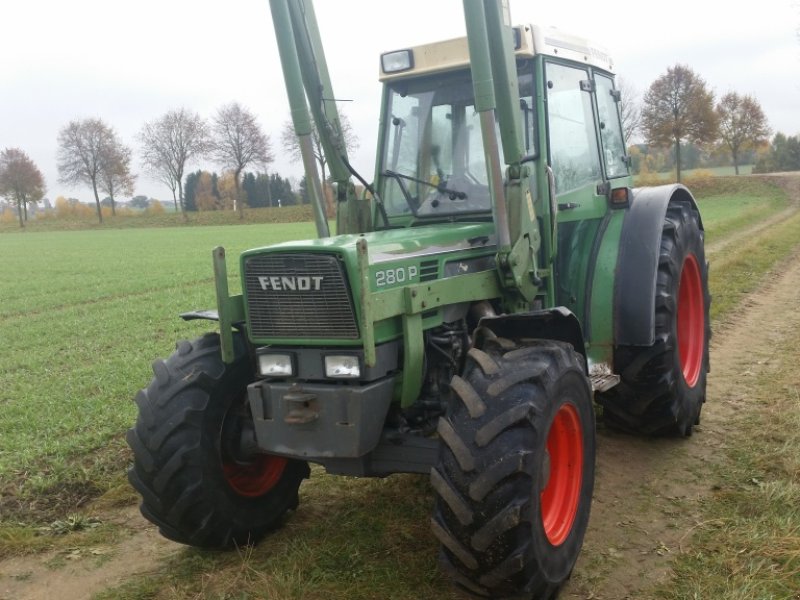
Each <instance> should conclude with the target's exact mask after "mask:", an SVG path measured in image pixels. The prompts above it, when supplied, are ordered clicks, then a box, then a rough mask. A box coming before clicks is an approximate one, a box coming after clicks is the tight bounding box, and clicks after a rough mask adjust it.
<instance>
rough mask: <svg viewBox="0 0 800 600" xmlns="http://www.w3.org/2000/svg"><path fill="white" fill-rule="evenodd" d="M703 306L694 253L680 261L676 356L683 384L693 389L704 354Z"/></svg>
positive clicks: (698, 376)
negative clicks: (679, 362)
mask: <svg viewBox="0 0 800 600" xmlns="http://www.w3.org/2000/svg"><path fill="white" fill-rule="evenodd" d="M705 336H706V324H705V306H704V298H703V284H702V280H701V279H700V265H699V264H698V263H697V258H696V257H695V256H694V254H690V255H689V256H687V257H686V260H685V261H683V269H682V271H681V281H680V284H679V287H678V356H679V357H680V361H681V371H682V372H683V378H684V379H685V380H686V384H687V385H688V386H689V387H694V386H695V384H696V383H697V380H698V379H699V378H700V370H701V369H702V366H703V352H704V351H705Z"/></svg>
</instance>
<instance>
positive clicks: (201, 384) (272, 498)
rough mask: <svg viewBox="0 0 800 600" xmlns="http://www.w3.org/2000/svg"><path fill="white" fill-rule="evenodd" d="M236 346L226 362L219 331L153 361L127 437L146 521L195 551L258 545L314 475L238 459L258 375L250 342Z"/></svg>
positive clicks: (260, 458) (275, 461)
mask: <svg viewBox="0 0 800 600" xmlns="http://www.w3.org/2000/svg"><path fill="white" fill-rule="evenodd" d="M234 340H235V347H236V359H235V361H234V362H233V363H232V364H225V363H224V362H222V358H221V353H220V342H219V336H218V335H217V334H207V335H205V336H203V337H201V338H199V339H197V340H195V341H194V342H181V343H180V344H178V346H177V350H176V352H175V353H174V354H173V355H172V356H170V357H169V358H168V359H167V360H166V361H156V362H155V363H154V364H153V372H154V374H155V377H154V378H153V381H152V382H151V383H150V385H149V386H148V387H147V388H146V389H144V390H141V391H140V392H139V393H138V394H137V396H136V404H137V405H138V407H139V417H138V419H137V421H136V425H135V427H133V428H132V429H130V430H129V431H128V435H127V440H128V444H129V445H130V447H131V449H132V450H133V454H134V464H133V467H132V468H131V469H130V471H129V472H128V479H129V481H130V482H131V484H132V485H133V487H134V488H136V490H137V491H138V492H139V493H140V494H141V495H142V503H141V511H142V514H143V515H144V516H145V518H147V519H148V520H149V521H151V522H153V523H155V524H156V525H158V527H159V530H160V531H161V533H162V534H163V535H164V536H165V537H167V538H169V539H171V540H174V541H176V542H180V543H183V544H188V545H191V546H197V547H203V548H225V547H230V546H233V545H243V544H249V543H255V542H256V541H258V540H259V539H260V538H261V537H263V536H264V534H265V533H267V532H268V531H269V530H270V529H273V528H275V527H276V526H277V525H278V524H280V522H281V519H282V518H283V516H284V515H285V513H286V512H287V511H289V510H292V509H294V508H296V507H297V504H298V495H297V491H298V488H299V487H300V483H301V482H302V480H303V479H304V478H306V477H308V475H309V468H308V464H307V463H305V462H303V461H297V460H291V459H286V458H282V457H278V456H271V455H264V454H262V455H257V456H256V457H255V458H249V459H242V458H241V457H237V456H236V455H235V454H236V452H235V448H236V447H237V445H238V437H239V435H240V431H241V422H242V421H241V420H242V419H246V418H248V416H249V413H248V411H247V405H246V391H247V385H248V384H249V383H251V382H252V380H253V373H252V369H251V366H250V361H249V358H248V355H247V352H246V349H245V344H244V341H243V340H242V338H241V336H240V335H238V334H237V335H235V337H234Z"/></svg>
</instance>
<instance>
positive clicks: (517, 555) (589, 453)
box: [431, 341, 595, 598]
mask: <svg viewBox="0 0 800 600" xmlns="http://www.w3.org/2000/svg"><path fill="white" fill-rule="evenodd" d="M505 346H507V347H506V349H501V348H500V347H498V346H497V345H495V344H493V345H492V346H489V347H487V348H486V349H485V351H482V350H477V349H472V350H470V352H469V355H468V360H467V365H466V368H465V372H464V374H463V376H462V377H459V376H456V377H454V378H453V380H452V384H451V386H452V391H453V394H452V396H453V398H452V401H451V405H450V407H449V410H448V414H447V416H446V417H445V418H442V419H441V420H440V422H439V427H438V432H439V436H440V438H441V441H442V443H441V451H440V457H439V461H438V464H437V466H436V467H435V468H434V469H432V471H431V482H432V485H433V488H434V491H435V494H436V506H435V510H434V516H433V519H432V528H433V533H434V534H435V535H436V537H437V538H438V539H439V540H440V542H441V543H442V548H441V562H442V565H443V567H444V569H445V570H446V571H448V572H449V573H450V574H451V575H452V576H453V578H454V580H455V582H456V583H457V584H458V585H459V586H460V587H462V588H464V589H465V590H467V591H468V592H470V593H471V594H473V595H475V596H479V597H485V598H506V597H514V598H518V597H525V598H550V597H553V596H554V595H555V594H557V592H558V590H559V588H560V587H561V585H562V584H563V582H564V581H565V580H566V579H567V578H568V577H569V575H570V573H571V571H572V568H573V566H574V564H575V561H576V559H577V557H578V554H579V552H580V548H581V545H582V543H583V536H584V533H585V532H586V527H587V524H588V520H589V509H590V505H591V498H592V490H593V487H594V456H595V431H594V425H595V424H594V411H593V406H592V396H591V390H590V388H589V384H588V381H587V378H586V376H585V372H584V368H583V363H582V358H581V357H579V356H578V355H577V354H576V353H575V352H574V351H573V349H572V346H570V345H568V344H563V343H559V342H550V341H542V342H538V343H534V344H533V345H530V346H525V347H519V348H509V347H508V346H509V344H505Z"/></svg>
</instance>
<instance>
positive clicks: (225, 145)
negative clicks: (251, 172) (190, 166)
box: [211, 102, 274, 219]
mask: <svg viewBox="0 0 800 600" xmlns="http://www.w3.org/2000/svg"><path fill="white" fill-rule="evenodd" d="M211 152H212V156H213V157H214V160H215V161H216V162H217V163H219V164H220V165H221V166H222V167H223V168H226V169H230V170H231V172H232V173H233V181H234V185H235V189H236V198H235V203H234V204H235V206H234V208H235V209H236V210H238V212H239V218H240V219H241V218H243V217H244V202H243V201H242V194H241V189H240V175H241V174H242V171H244V169H245V168H246V167H247V166H248V165H258V166H262V167H265V168H266V165H267V164H268V163H271V162H272V161H273V160H274V159H273V156H272V151H271V149H270V142H269V137H267V135H266V134H264V133H263V132H262V131H261V127H260V126H259V124H258V122H257V121H256V118H255V116H254V115H253V114H252V113H251V112H250V111H248V110H247V109H246V108H244V107H243V106H241V105H240V104H239V103H238V102H232V103H231V104H226V105H225V106H223V107H222V108H220V109H219V110H218V111H217V114H216V115H215V116H214V119H213V123H212V150H211Z"/></svg>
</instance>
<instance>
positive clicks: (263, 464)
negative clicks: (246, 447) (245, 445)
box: [222, 454, 287, 498]
mask: <svg viewBox="0 0 800 600" xmlns="http://www.w3.org/2000/svg"><path fill="white" fill-rule="evenodd" d="M286 460H287V459H285V458H282V457H280V456H268V455H266V454H262V455H261V456H259V457H258V458H257V459H255V460H254V461H253V462H250V463H247V464H241V465H240V464H237V463H234V462H228V463H223V465H222V470H223V472H224V473H225V479H226V480H227V482H228V485H230V486H231V488H233V491H235V492H236V493H237V494H239V495H240V496H247V497H249V498H255V497H257V496H262V495H264V494H266V493H267V492H268V491H270V490H271V489H272V488H273V487H275V484H277V483H278V481H280V479H281V475H283V471H284V469H285V468H286Z"/></svg>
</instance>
